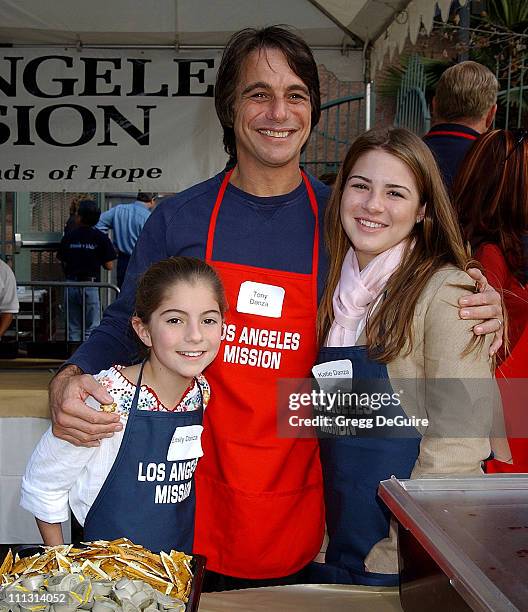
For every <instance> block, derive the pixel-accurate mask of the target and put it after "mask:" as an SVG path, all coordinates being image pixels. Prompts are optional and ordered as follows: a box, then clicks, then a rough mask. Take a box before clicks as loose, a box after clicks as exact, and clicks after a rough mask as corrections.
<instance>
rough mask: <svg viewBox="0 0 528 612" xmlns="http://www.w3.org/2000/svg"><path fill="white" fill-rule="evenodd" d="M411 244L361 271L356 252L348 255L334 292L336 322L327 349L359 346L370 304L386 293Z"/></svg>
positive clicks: (401, 244) (397, 247)
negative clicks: (407, 247)
mask: <svg viewBox="0 0 528 612" xmlns="http://www.w3.org/2000/svg"><path fill="white" fill-rule="evenodd" d="M406 244H407V241H406V240H402V242H399V243H398V244H396V245H394V246H393V247H391V248H390V249H387V250H386V251H384V252H383V253H381V254H380V255H378V256H377V257H375V258H374V259H373V260H372V261H371V262H370V263H369V264H368V265H367V266H366V267H365V268H363V270H361V271H360V270H359V264H358V260H357V257H356V253H355V251H354V249H353V248H351V249H350V250H349V251H348V253H347V254H346V255H345V259H344V261H343V267H342V268H341V277H340V279H339V283H338V284H337V287H336V290H335V292H334V298H333V304H334V322H333V323H332V327H331V328H330V331H329V332H328V338H327V339H326V343H325V344H326V346H355V345H356V342H357V340H358V338H359V336H360V335H361V332H362V331H363V329H364V327H365V321H366V317H367V313H368V310H369V307H370V305H371V304H372V303H373V302H375V301H376V299H377V298H378V297H379V296H380V295H381V294H382V293H383V290H384V288H385V285H386V284H387V281H388V280H389V278H390V276H391V275H392V273H393V272H394V270H396V268H397V267H398V266H399V265H400V262H401V260H402V257H403V252H404V249H405V246H406Z"/></svg>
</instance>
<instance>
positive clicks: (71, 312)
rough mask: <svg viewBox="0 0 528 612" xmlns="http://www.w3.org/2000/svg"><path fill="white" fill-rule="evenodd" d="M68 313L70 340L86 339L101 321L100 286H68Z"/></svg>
mask: <svg viewBox="0 0 528 612" xmlns="http://www.w3.org/2000/svg"><path fill="white" fill-rule="evenodd" d="M83 290H84V338H81V336H82V329H83ZM66 296H67V297H66V301H67V310H66V312H67V314H68V320H67V325H68V340H69V341H70V342H78V341H80V340H81V339H82V340H86V338H88V336H89V335H90V334H91V333H92V331H93V330H94V329H95V328H96V327H97V326H98V325H99V323H100V322H101V304H100V302H99V288H98V287H68V288H67V289H66Z"/></svg>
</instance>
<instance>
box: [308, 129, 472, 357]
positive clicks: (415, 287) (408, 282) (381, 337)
mask: <svg viewBox="0 0 528 612" xmlns="http://www.w3.org/2000/svg"><path fill="white" fill-rule="evenodd" d="M376 149H378V150H381V151H385V152H387V153H390V154H391V155H394V156H395V157H397V158H398V159H399V160H401V161H402V162H403V163H404V164H405V165H406V166H407V167H408V168H409V170H410V171H411V172H412V174H413V176H414V178H415V180H416V185H417V187H418V193H419V197H420V205H423V204H426V207H425V217H424V220H423V222H421V223H417V224H416V225H415V226H414V227H413V229H412V231H411V233H410V235H409V238H410V240H409V241H408V245H410V243H413V244H414V246H413V248H410V247H409V246H408V247H407V248H406V250H405V252H404V255H403V259H402V262H401V265H400V266H399V268H398V269H397V270H396V272H394V274H393V275H392V276H391V278H390V279H389V281H388V283H387V285H386V287H385V299H384V300H383V301H382V302H381V303H380V305H379V306H378V308H376V310H375V311H374V312H373V313H372V314H371V316H369V317H368V321H367V327H366V332H367V345H368V348H369V353H370V355H371V356H372V357H374V358H375V359H376V360H378V361H381V362H384V363H387V362H389V361H391V360H393V359H394V358H395V357H397V355H399V354H400V352H401V351H402V349H403V347H404V345H405V343H406V342H408V343H409V344H408V347H407V350H408V351H410V350H411V349H412V343H413V339H412V331H411V330H412V320H413V314H414V309H415V307H416V303H417V301H418V298H419V297H420V294H421V293H422V291H423V289H424V287H425V285H426V284H427V282H428V281H429V280H430V278H431V276H432V275H433V274H434V273H435V272H436V271H437V270H439V269H440V268H442V267H443V266H445V265H446V264H453V265H454V266H457V267H458V268H460V269H462V270H464V269H466V268H467V266H468V263H469V258H468V256H467V254H466V251H465V249H464V243H463V241H462V235H461V232H460V229H459V225H458V220H457V218H456V213H455V211H454V209H453V207H452V205H451V202H450V201H449V198H448V195H447V192H446V190H445V187H444V184H443V181H442V178H441V176H440V172H439V170H438V167H437V165H436V162H435V160H434V158H433V155H432V153H431V152H430V150H429V149H428V147H427V145H425V144H424V143H423V142H422V141H421V140H420V139H419V138H418V137H417V136H415V135H414V134H412V133H411V132H409V131H407V130H404V129H399V128H396V129H389V130H382V131H376V130H371V131H369V132H366V133H365V134H362V135H361V136H359V137H358V138H357V139H356V140H355V141H354V142H353V143H352V146H351V147H350V150H349V152H348V153H347V156H346V157H345V161H344V162H343V166H342V168H341V170H340V172H339V175H338V177H337V180H336V184H335V187H334V190H333V192H332V196H331V198H330V202H329V204H328V208H327V210H326V215H325V241H326V246H327V248H328V253H329V257H330V271H329V275H328V282H327V285H326V289H325V292H324V295H323V299H322V302H321V305H320V308H319V313H318V321H317V331H318V338H319V342H320V343H321V344H322V343H323V342H324V340H325V338H326V336H327V334H328V331H329V329H330V326H331V324H332V321H333V320H334V311H333V305H332V298H333V295H334V291H335V288H336V286H337V283H338V281H339V277H340V275H341V267H342V265H343V260H344V258H345V255H346V253H347V251H348V249H349V248H350V247H351V243H350V240H349V239H348V237H347V235H346V234H345V231H344V229H343V225H342V223H341V217H340V206H341V198H342V195H343V192H344V190H345V186H346V182H347V178H348V176H349V175H350V172H351V171H352V168H353V167H354V165H355V163H356V161H357V160H358V159H359V158H360V157H361V156H362V155H364V154H365V153H367V152H368V151H372V150H376Z"/></svg>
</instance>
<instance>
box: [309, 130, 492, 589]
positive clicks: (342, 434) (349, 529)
mask: <svg viewBox="0 0 528 612" xmlns="http://www.w3.org/2000/svg"><path fill="white" fill-rule="evenodd" d="M325 232H326V241H327V246H328V249H329V254H330V272H329V278H328V285H327V287H326V291H325V294H324V296H323V300H322V302H321V306H320V310H319V318H318V332H319V338H320V342H321V345H322V348H321V349H320V351H319V355H318V359H317V364H316V366H315V367H314V368H313V373H314V376H315V378H316V379H317V380H318V382H319V384H320V387H321V389H323V390H326V391H328V390H329V389H330V388H331V389H332V391H333V392H335V391H336V389H340V390H341V391H345V390H346V391H347V392H349V393H350V392H352V393H351V397H353V398H355V399H353V400H352V401H353V403H350V402H349V404H348V405H347V406H346V407H345V408H344V409H341V414H340V415H339V416H340V419H341V420H339V419H338V414H337V412H339V410H338V411H337V412H336V411H334V412H330V413H328V412H327V415H329V416H330V417H331V419H330V421H328V422H327V423H326V426H325V427H323V428H322V429H321V431H320V432H319V433H320V435H321V439H320V455H321V463H322V468H323V479H324V488H325V505H326V522H327V529H328V538H329V541H328V547H327V550H326V555H325V563H313V564H312V567H311V576H310V581H311V582H320V583H342V584H362V585H372V586H394V585H396V584H397V583H398V573H397V572H398V566H397V554H396V547H395V537H394V536H395V532H394V530H393V529H391V524H390V513H389V511H388V510H387V508H385V507H384V505H383V503H382V502H381V500H380V499H379V497H378V495H377V489H378V485H379V482H380V481H381V480H384V479H387V478H390V477H391V476H392V475H394V476H396V477H397V478H411V477H413V478H417V477H420V476H423V475H426V474H453V473H466V474H480V473H482V470H481V462H482V461H483V460H485V459H486V458H487V457H488V456H489V454H490V438H489V430H490V428H491V413H492V407H491V406H490V403H489V402H486V401H482V402H481V403H478V402H477V403H478V406H479V407H478V409H477V414H475V415H473V416H474V419H475V420H476V422H478V423H479V425H480V427H479V428H478V435H477V434H476V433H474V432H473V430H471V427H472V424H473V423H469V422H465V421H464V419H465V416H464V414H463V411H462V410H460V411H458V408H456V407H453V406H451V405H450V402H451V399H450V393H449V392H448V393H447V394H445V395H444V396H443V397H442V394H441V393H440V394H438V397H434V398H429V397H428V401H427V402H425V403H424V404H423V405H421V404H419V402H418V401H416V402H415V403H413V404H412V406H411V405H410V404H409V403H408V402H407V401H406V399H405V395H404V394H403V392H402V388H401V387H402V385H401V384H400V382H398V384H397V385H396V384H394V381H395V380H396V378H399V379H401V380H404V379H405V380H407V383H409V382H410V383H411V384H410V385H406V386H407V387H411V389H412V388H413V387H414V388H415V390H416V388H417V387H418V386H419V385H418V382H417V381H418V380H419V379H433V378H435V379H437V378H438V379H439V378H445V379H455V378H456V379H462V378H464V379H465V378H479V379H486V380H487V381H488V383H489V384H491V385H492V384H493V381H492V380H491V371H490V363H489V357H488V350H487V348H488V346H489V344H488V342H489V341H487V340H483V341H480V344H481V345H482V344H488V346H479V343H478V342H474V341H473V342H472V339H473V333H472V325H471V323H470V322H469V323H468V322H467V321H464V320H462V319H460V318H459V316H458V311H457V302H458V298H459V297H460V296H461V295H463V294H464V293H466V294H469V293H471V292H472V290H473V288H474V283H473V282H472V281H471V279H470V277H469V276H467V275H466V274H465V272H464V270H465V269H466V268H467V265H468V263H469V261H468V258H467V256H466V252H465V249H464V245H463V242H462V238H461V235H460V230H459V227H458V224H457V220H456V215H455V213H454V211H453V209H452V207H451V204H450V202H449V199H448V196H447V194H446V191H445V188H444V186H443V183H442V179H441V177H440V174H439V171H438V168H437V166H436V163H435V161H434V159H433V156H432V154H431V152H430V151H429V149H428V148H427V146H426V145H425V144H424V143H423V142H422V141H421V140H420V139H419V138H418V137H417V136H415V135H413V134H412V133H410V132H408V131H406V130H403V129H392V130H384V131H378V132H376V131H370V132H367V133H366V134H363V135H362V136H359V137H358V138H357V139H356V141H355V142H354V143H353V144H352V147H351V149H350V151H349V152H348V154H347V156H346V158H345V161H344V163H343V167H342V169H341V171H340V173H339V176H338V178H337V183H336V187H335V188H334V192H333V194H332V197H331V200H330V203H329V206H328V209H327V213H326V218H325ZM472 285H473V287H472ZM403 386H405V385H403ZM459 386H461V388H462V389H463V395H464V397H465V398H466V399H468V400H475V401H476V398H472V397H470V396H469V391H468V389H467V388H466V386H465V385H463V384H461V385H459ZM345 388H346V389H345ZM454 388H455V387H453V389H454ZM457 388H458V387H457ZM448 389H451V387H449V388H448ZM343 396H344V395H343ZM362 397H363V398H365V397H366V398H368V399H367V401H366V402H363V403H362V402H361V400H360V399H358V398H362ZM381 398H383V401H382V399H381ZM480 399H481V398H479V401H480ZM374 400H375V401H374ZM409 401H410V400H409ZM451 403H453V402H451ZM417 406H419V407H421V411H420V410H418V409H417ZM345 418H348V419H349V420H348V421H346V420H344V419H345ZM442 419H445V420H446V422H448V423H449V425H450V429H444V430H442V427H443V426H444V425H445V424H446V423H445V422H443V421H442ZM428 426H429V427H431V426H434V427H435V431H436V432H437V433H438V432H441V431H444V434H445V435H444V436H442V435H441V434H440V435H439V436H438V437H434V436H432V435H430V434H431V431H432V430H429V429H428ZM464 433H465V434H466V437H464V438H462V436H463V435H464ZM447 434H451V435H452V437H449V436H448V435H447ZM457 436H459V437H457Z"/></svg>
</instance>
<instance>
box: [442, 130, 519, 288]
mask: <svg viewBox="0 0 528 612" xmlns="http://www.w3.org/2000/svg"><path fill="white" fill-rule="evenodd" d="M453 201H454V203H455V206H456V208H457V211H458V216H459V218H460V223H461V226H462V232H463V234H464V238H465V239H466V240H467V241H469V242H470V244H471V246H472V248H473V249H474V250H476V249H478V247H479V246H481V245H482V244H484V243H491V244H495V245H497V246H498V247H499V248H500V250H501V251H502V253H503V255H504V258H505V259H506V262H507V264H508V267H509V269H510V272H511V273H512V274H513V275H514V276H515V277H516V278H518V279H519V281H521V282H522V283H523V284H524V283H525V282H526V280H525V266H526V262H525V256H524V249H523V242H522V239H523V235H526V233H527V232H528V131H525V132H522V131H519V132H518V131H515V130H513V131H509V130H493V131H491V132H487V133H486V134H483V135H482V136H481V137H480V138H479V139H478V140H477V141H476V142H475V144H474V145H473V147H472V148H471V150H470V151H469V153H468V154H467V156H466V158H465V159H464V163H463V165H462V167H461V168H460V171H459V173H458V175H457V178H456V181H455V184H454V187H453Z"/></svg>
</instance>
